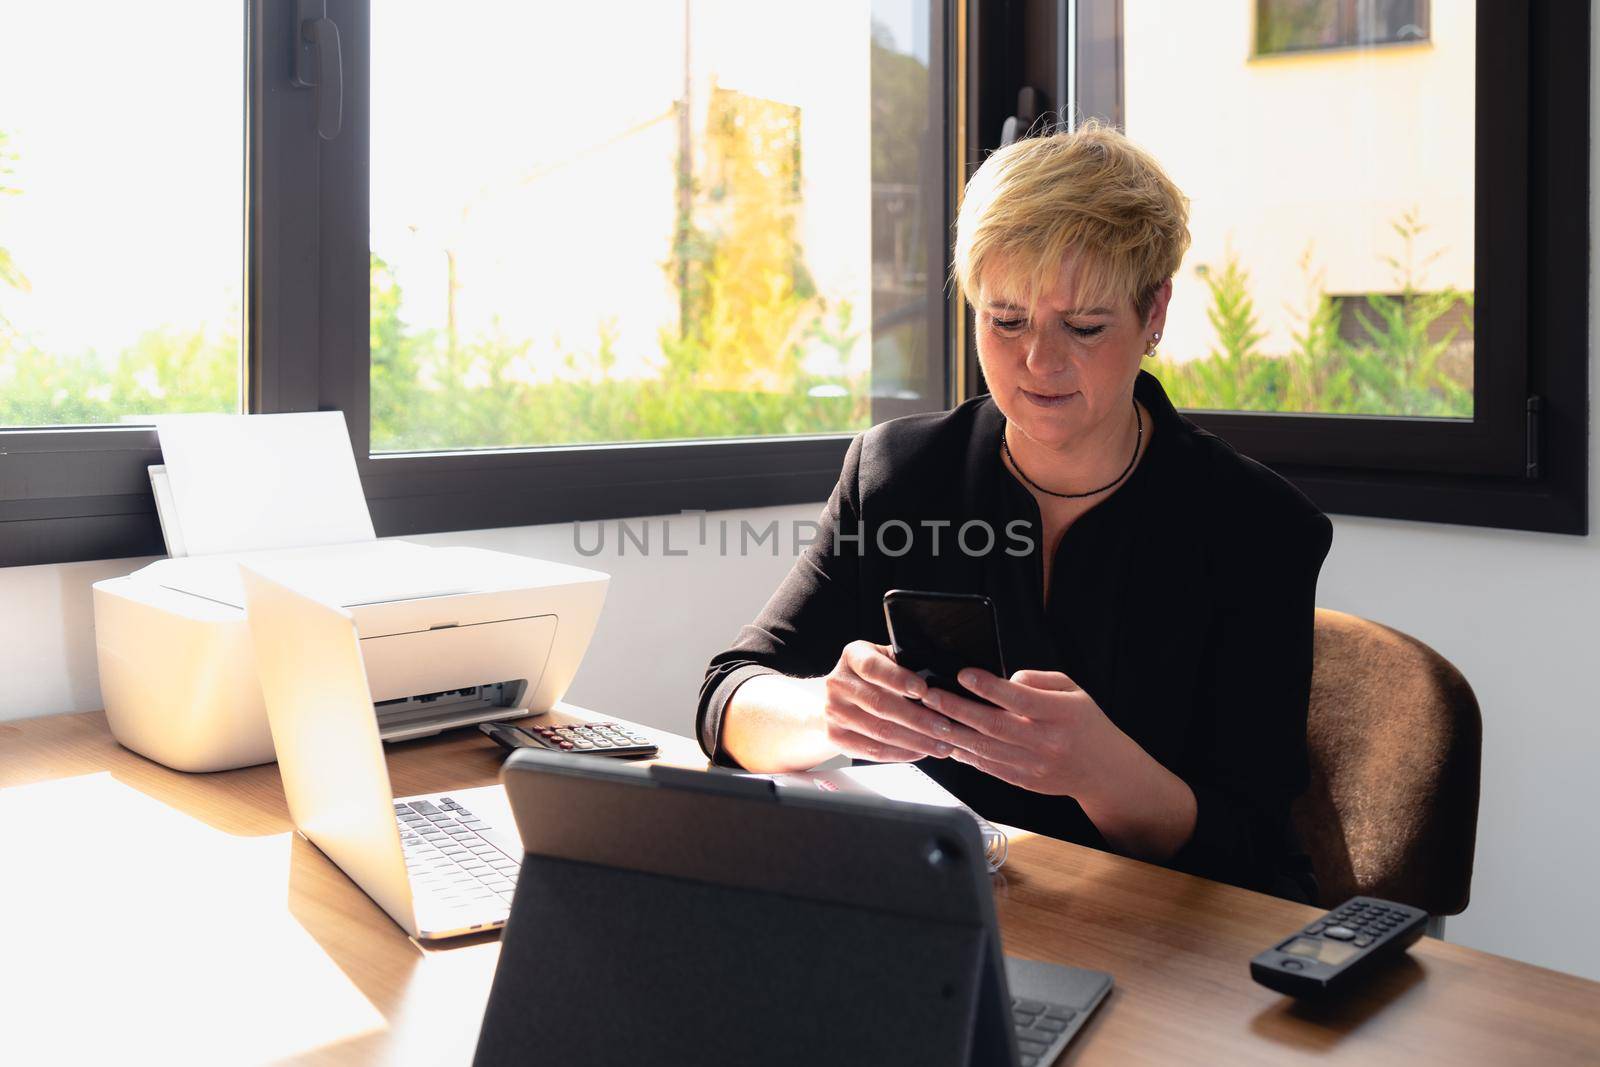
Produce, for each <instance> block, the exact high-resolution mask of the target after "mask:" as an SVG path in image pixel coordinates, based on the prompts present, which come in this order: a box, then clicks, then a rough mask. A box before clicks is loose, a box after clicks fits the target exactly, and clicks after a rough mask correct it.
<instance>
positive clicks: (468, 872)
mask: <svg viewBox="0 0 1600 1067" xmlns="http://www.w3.org/2000/svg"><path fill="white" fill-rule="evenodd" d="M394 814H395V818H396V819H398V820H399V822H400V846H401V848H402V849H404V850H405V855H406V873H408V874H409V875H410V876H411V884H412V886H413V887H415V888H417V889H419V890H421V891H422V892H424V893H427V894H428V895H430V896H432V897H436V898H438V899H439V900H442V901H443V902H445V903H446V904H450V905H453V906H456V907H460V908H466V909H473V910H486V909H487V910H493V909H494V907H495V906H497V905H510V903H511V894H512V891H513V890H515V889H516V887H517V871H518V870H519V869H520V868H521V866H522V857H521V856H509V855H507V854H506V853H504V852H502V851H500V849H499V848H497V847H496V846H495V845H493V844H491V843H490V842H489V841H488V839H486V838H484V837H483V836H482V835H481V834H480V833H479V831H481V830H486V829H488V827H487V825H486V824H485V823H484V822H483V821H482V820H481V819H479V818H478V817H477V816H475V815H473V814H472V812H470V811H468V810H467V809H466V808H464V807H462V806H461V805H460V804H457V803H456V802H455V801H454V800H451V799H450V798H449V797H440V798H439V802H438V803H437V804H435V803H433V802H432V801H429V800H411V801H399V800H397V801H395V805H394Z"/></svg>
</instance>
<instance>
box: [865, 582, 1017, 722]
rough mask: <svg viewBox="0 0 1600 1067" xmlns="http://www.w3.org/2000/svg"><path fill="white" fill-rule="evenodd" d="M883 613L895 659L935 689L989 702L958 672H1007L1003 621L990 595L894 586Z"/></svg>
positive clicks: (1000, 674) (886, 594) (886, 598)
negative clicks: (1002, 646) (1002, 648)
mask: <svg viewBox="0 0 1600 1067" xmlns="http://www.w3.org/2000/svg"><path fill="white" fill-rule="evenodd" d="M883 617H884V621H885V622H887V623H888V626H889V645H890V647H891V648H892V649H893V650H894V659H895V662H896V663H898V664H900V666H902V667H905V668H906V669H908V670H911V671H915V672H916V673H917V674H918V675H920V676H921V677H922V678H923V679H924V680H925V681H926V682H927V683H928V684H929V685H930V686H933V687H934V688H936V689H943V690H945V691H946V692H950V693H956V694H959V695H961V696H964V697H968V698H970V699H972V700H978V701H982V702H983V703H985V704H987V703H988V701H986V700H983V698H982V697H980V696H978V695H977V694H976V693H973V692H972V691H971V690H969V689H967V688H966V686H963V685H961V684H960V683H959V682H957V681H956V672H958V671H960V670H961V669H962V668H963V667H980V668H982V669H983V670H986V671H988V672H989V673H991V674H994V675H997V676H999V677H1001V678H1004V677H1005V676H1006V666H1005V659H1004V657H1002V656H1001V654H1000V625H999V623H998V622H997V621H996V619H995V614H994V604H993V603H992V602H991V601H990V600H989V598H988V597H986V596H979V595H978V594H976V593H926V592H919V591H917V590H914V589H891V590H889V591H888V592H887V593H885V594H883Z"/></svg>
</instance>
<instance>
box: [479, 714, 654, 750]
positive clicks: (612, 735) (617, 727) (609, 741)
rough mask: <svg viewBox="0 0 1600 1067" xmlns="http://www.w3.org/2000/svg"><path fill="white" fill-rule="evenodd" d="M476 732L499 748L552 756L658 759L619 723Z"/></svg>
mask: <svg viewBox="0 0 1600 1067" xmlns="http://www.w3.org/2000/svg"><path fill="white" fill-rule="evenodd" d="M478 729H479V730H481V731H483V732H484V733H485V734H488V735H489V737H490V738H492V739H493V740H494V742H495V744H497V745H499V746H500V747H501V748H505V749H510V750H512V751H515V750H517V749H519V748H547V749H550V750H551V751H554V752H582V753H584V754H585V755H590V756H623V757H628V758H633V757H645V756H656V755H659V754H660V752H661V750H660V749H659V748H658V747H657V746H656V743H655V742H654V741H652V740H650V739H649V738H648V737H646V736H644V735H643V734H641V733H639V732H638V730H637V729H636V728H635V727H632V726H624V725H623V724H621V723H619V722H581V723H566V724H555V723H552V724H548V725H542V726H540V725H529V726H518V725H515V724H512V723H509V722H486V723H482V724H480V725H479V726H478Z"/></svg>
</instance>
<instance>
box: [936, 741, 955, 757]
mask: <svg viewBox="0 0 1600 1067" xmlns="http://www.w3.org/2000/svg"><path fill="white" fill-rule="evenodd" d="M933 750H934V751H935V752H937V753H939V755H941V756H948V755H950V753H952V752H954V751H955V749H953V748H951V747H950V746H949V745H947V744H944V743H943V742H940V743H939V744H937V745H934V746H933Z"/></svg>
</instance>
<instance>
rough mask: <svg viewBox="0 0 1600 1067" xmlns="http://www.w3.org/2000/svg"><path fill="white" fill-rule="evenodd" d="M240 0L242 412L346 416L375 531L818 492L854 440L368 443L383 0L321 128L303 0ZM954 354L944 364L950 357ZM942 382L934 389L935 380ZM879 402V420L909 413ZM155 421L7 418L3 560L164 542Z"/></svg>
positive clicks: (947, 317)
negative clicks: (373, 120) (330, 120)
mask: <svg viewBox="0 0 1600 1067" xmlns="http://www.w3.org/2000/svg"><path fill="white" fill-rule="evenodd" d="M241 2H242V3H244V5H245V19H246V26H247V32H246V35H245V37H246V39H245V42H244V47H245V50H246V64H245V66H246V77H245V81H246V85H245V93H244V97H245V123H244V129H245V137H244V140H245V156H246V168H245V169H246V183H245V184H246V190H245V204H244V226H245V230H246V258H247V261H248V270H247V275H246V277H247V289H246V299H245V304H246V312H245V318H246V322H245V324H244V325H245V332H244V336H245V337H246V338H247V339H248V340H247V343H246V351H245V359H244V363H245V365H244V379H245V382H244V385H245V388H244V397H245V410H247V411H250V412H252V413H262V412H288V411H314V410H341V411H343V412H344V413H345V418H346V422H347V425H348V426H349V429H350V433H351V440H352V443H353V445H354V449H355V454H356V462H357V469H358V472H359V474H360V477H361V482H362V487H363V490H364V492H365V494H366V496H367V502H368V506H369V508H370V510H371V512H372V517H373V523H374V526H375V528H376V530H377V532H378V534H379V535H380V536H392V535H402V534H412V533H424V532H443V531H453V530H468V529H488V528H495V527H506V526H523V525H535V524H542V523H553V522H563V521H580V520H595V519H605V518H619V517H624V516H634V515H656V514H669V513H673V512H677V511H683V510H697V509H704V510H722V509H729V508H745V507H761V506H769V505H779V504H792V503H802V502H810V501H816V500H821V499H823V498H825V497H826V496H827V494H828V492H829V491H830V490H831V488H832V486H833V484H834V482H835V481H836V480H837V478H838V473H839V468H840V466H841V464H842V462H843V459H844V454H845V450H846V448H847V447H848V445H849V442H850V439H851V437H852V436H853V434H851V433H838V434H825V435H811V436H797V437H759V438H729V439H707V440H697V441H672V442H642V443H619V444H603V445H583V446H570V447H550V448H534V449H493V450H470V451H468V450H463V451H458V452H440V453H427V454H415V453H411V454H407V453H398V454H381V455H377V456H374V455H372V454H371V453H370V448H369V443H370V410H371V405H370V371H369V368H370V353H369V351H368V348H369V310H368V293H369V270H370V265H369V258H368V233H367V227H368V198H369V197H368V180H369V165H368V149H369V123H368V106H369V101H370V92H369V73H370V47H371V32H370V28H371V22H370V14H371V11H370V6H369V3H368V0H327V12H328V16H329V17H330V18H332V19H334V21H335V22H336V23H337V24H338V26H339V31H340V44H341V56H342V67H343V85H344V98H343V115H344V121H343V128H342V130H341V132H340V134H339V136H338V137H337V138H335V139H334V140H332V141H322V140H320V139H319V138H318V137H317V135H316V133H315V129H314V109H315V102H316V93H315V91H314V90H307V89H298V88H295V87H294V86H292V84H291V82H290V76H289V74H290V71H291V70H292V69H293V61H294V47H295V41H296V40H297V37H298V34H297V32H296V29H297V27H296V18H297V15H296V9H297V4H296V2H295V0H241ZM964 15H965V5H964V4H960V3H948V2H945V3H941V2H939V0H934V2H933V3H932V5H931V16H930V21H931V26H930V44H929V54H930V56H931V57H932V64H931V67H932V68H933V69H932V71H931V72H932V75H933V76H932V77H930V79H929V82H930V86H929V107H930V122H931V124H932V126H931V128H934V129H937V130H941V131H943V151H942V152H941V153H940V154H939V158H938V159H937V160H931V161H929V173H930V174H934V172H935V171H936V175H934V176H936V178H937V183H936V187H937V188H938V189H940V190H941V193H942V195H937V196H931V197H929V198H928V202H927V204H926V205H925V208H924V213H923V214H924V218H923V225H924V226H925V227H926V233H927V237H928V240H927V241H926V242H925V247H926V248H927V254H928V278H929V299H928V306H927V308H926V310H925V312H923V317H924V319H925V321H926V323H927V325H928V329H929V331H930V343H929V349H930V353H931V355H932V360H931V364H932V365H931V367H930V377H932V376H934V375H937V376H939V378H940V381H939V382H938V383H937V384H938V387H939V388H940V389H941V390H942V395H940V396H939V397H937V402H938V403H939V405H940V406H945V405H948V403H949V402H950V400H951V397H952V395H953V393H954V391H955V384H956V383H955V373H954V372H953V368H952V363H951V361H950V359H949V352H950V351H951V347H952V345H951V341H952V337H953V336H955V335H956V333H957V330H956V328H955V324H956V323H957V322H958V321H959V320H958V319H956V318H955V317H954V314H953V304H952V299H953V298H952V296H951V294H950V293H949V292H948V290H947V289H946V287H945V286H944V284H943V282H944V279H945V278H946V276H947V275H948V269H949V255H950V248H949V241H948V234H949V227H950V224H951V223H952V222H953V220H954V217H955V215H954V212H955V204H956V195H955V188H956V185H955V183H954V182H953V181H952V180H951V171H952V166H951V163H950V161H951V160H952V159H953V158H954V153H955V146H956V144H957V142H956V139H955V137H954V135H953V132H952V131H953V128H954V125H955V124H956V122H957V121H958V111H959V108H958V102H959V97H958V94H959V93H960V92H961V86H962V84H963V81H964V73H963V71H962V70H961V68H960V66H959V64H958V62H957V59H958V56H959V52H960V50H959V49H958V47H957V41H958V35H957V34H956V33H955V32H954V31H955V29H956V27H957V26H958V24H959V22H960V20H961V19H962V18H963V17H964ZM941 357H942V360H943V366H942V369H941V368H940V367H939V366H938V363H939V361H940V359H941ZM930 384H932V383H930ZM898 413H899V410H898V409H897V402H896V401H895V400H893V399H884V398H875V399H874V401H873V420H874V421H878V420H879V419H881V418H883V417H888V416H891V415H893V414H898ZM159 462H160V448H159V444H158V442H157V439H156V433H155V430H154V429H153V428H150V427H126V426H115V427H56V428H37V429H35V428H19V429H6V430H0V567H5V566H18V565H28V564H43V563H61V562H68V561H73V560H90V559H114V558H124V557H130V556H145V555H160V554H162V553H163V552H164V545H163V542H162V539H161V534H160V527H159V524H158V521H157V518H156V515H155V507H154V501H153V499H152V497H151V493H150V486H149V479H148V475H147V472H146V469H145V468H146V467H148V466H149V465H151V464H155V463H159Z"/></svg>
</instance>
